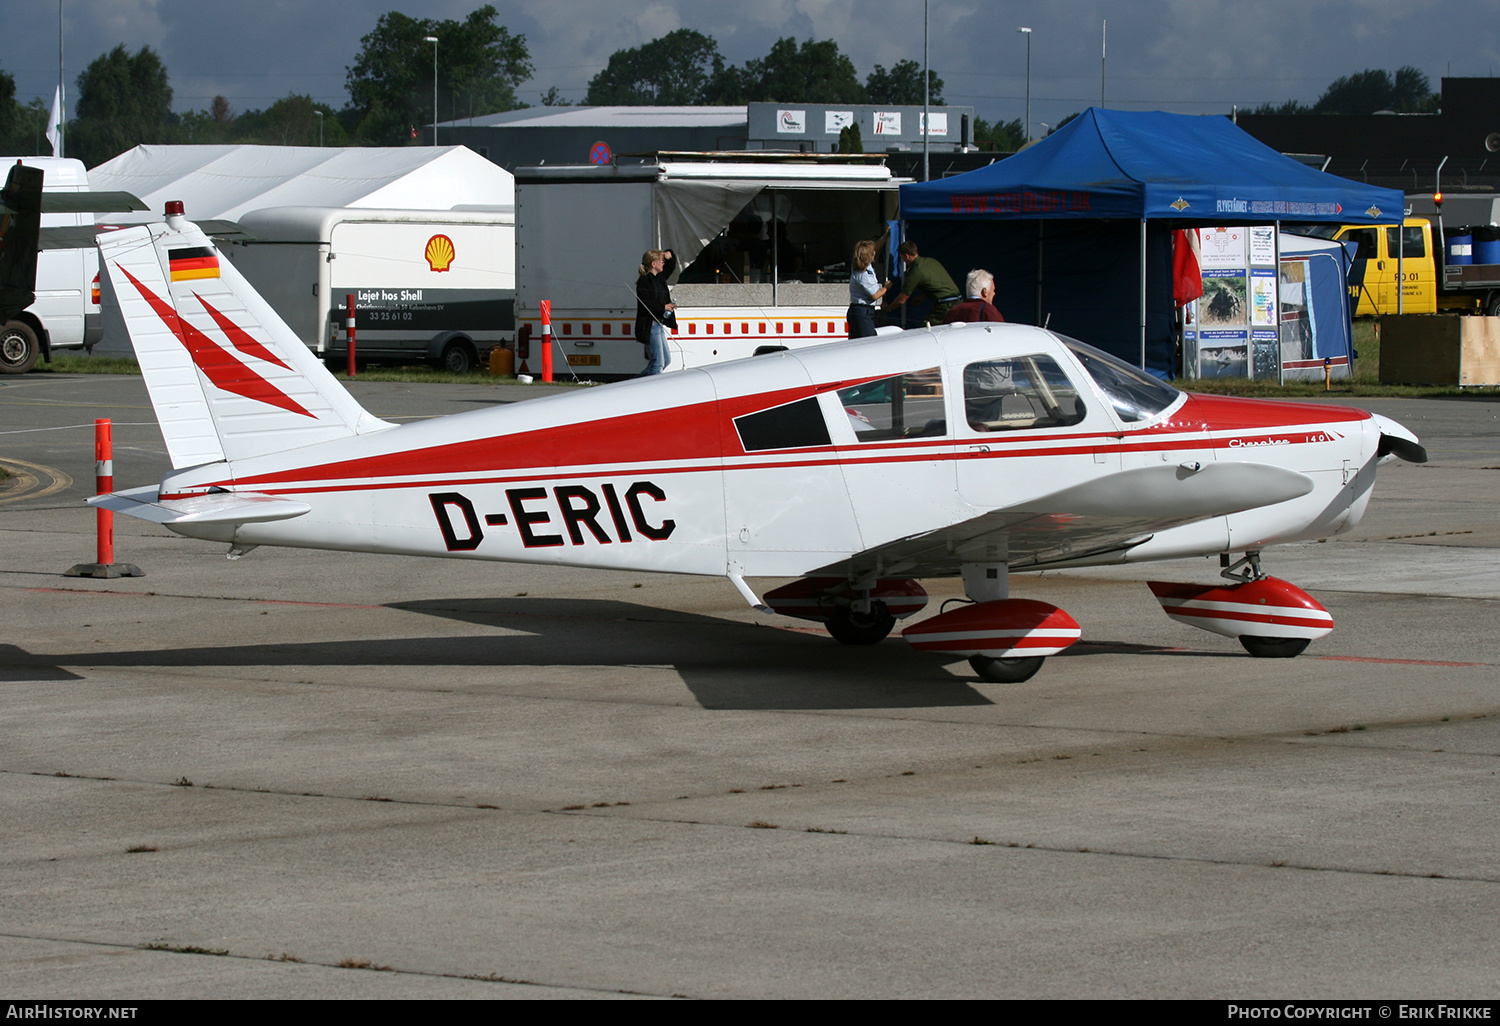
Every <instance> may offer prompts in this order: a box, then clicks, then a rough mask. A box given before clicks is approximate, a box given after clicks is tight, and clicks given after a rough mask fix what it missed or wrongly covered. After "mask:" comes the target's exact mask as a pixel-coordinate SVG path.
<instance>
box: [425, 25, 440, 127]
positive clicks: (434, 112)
mask: <svg viewBox="0 0 1500 1026" xmlns="http://www.w3.org/2000/svg"><path fill="white" fill-rule="evenodd" d="M422 42H424V43H431V44H432V145H434V146H436V145H437V123H438V108H437V44H438V41H437V36H425V37H423V39H422Z"/></svg>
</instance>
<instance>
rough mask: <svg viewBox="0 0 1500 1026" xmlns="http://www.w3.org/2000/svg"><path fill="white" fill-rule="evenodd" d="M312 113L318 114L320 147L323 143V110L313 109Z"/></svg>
mask: <svg viewBox="0 0 1500 1026" xmlns="http://www.w3.org/2000/svg"><path fill="white" fill-rule="evenodd" d="M313 113H314V114H316V115H317V116H318V146H319V148H321V147H322V145H323V112H322V111H320V110H315V111H313Z"/></svg>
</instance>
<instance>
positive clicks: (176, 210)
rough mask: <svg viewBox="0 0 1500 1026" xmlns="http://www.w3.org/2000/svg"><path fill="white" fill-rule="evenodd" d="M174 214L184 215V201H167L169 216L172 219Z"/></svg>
mask: <svg viewBox="0 0 1500 1026" xmlns="http://www.w3.org/2000/svg"><path fill="white" fill-rule="evenodd" d="M173 214H177V215H179V216H180V215H181V214H182V200H167V216H168V217H171V216H172V215H173Z"/></svg>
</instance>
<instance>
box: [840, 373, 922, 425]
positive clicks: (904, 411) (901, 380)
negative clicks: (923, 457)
mask: <svg viewBox="0 0 1500 1026" xmlns="http://www.w3.org/2000/svg"><path fill="white" fill-rule="evenodd" d="M839 405H840V406H842V407H843V408H844V414H845V415H846V416H847V417H848V418H849V423H850V425H851V426H852V427H853V428H854V437H855V440H856V441H859V442H879V441H883V440H885V439H890V438H923V437H933V436H941V435H946V434H947V433H948V419H947V415H946V412H945V411H944V409H943V375H942V372H940V371H939V370H938V369H937V368H936V367H929V368H928V369H927V370H921V371H914V372H913V373H911V374H898V375H896V376H895V377H891V378H882V379H881V380H879V381H870V382H867V383H866V384H863V385H856V386H855V387H853V388H845V389H841V390H840V391H839Z"/></svg>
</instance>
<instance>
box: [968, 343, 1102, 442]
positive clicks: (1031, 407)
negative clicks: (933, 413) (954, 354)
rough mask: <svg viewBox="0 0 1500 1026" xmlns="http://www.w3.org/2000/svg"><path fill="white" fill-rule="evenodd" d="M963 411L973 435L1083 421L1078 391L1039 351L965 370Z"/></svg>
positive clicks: (977, 364) (1081, 404)
mask: <svg viewBox="0 0 1500 1026" xmlns="http://www.w3.org/2000/svg"><path fill="white" fill-rule="evenodd" d="M964 413H965V416H966V417H967V418H968V421H969V427H971V428H973V429H974V430H975V431H1020V430H1024V429H1027V428H1049V427H1067V426H1068V425H1070V424H1077V423H1078V422H1079V421H1081V420H1083V415H1084V406H1083V401H1082V400H1081V399H1080V398H1079V397H1078V389H1077V388H1076V387H1075V386H1074V385H1073V382H1071V381H1069V380H1068V376H1067V375H1066V374H1064V373H1063V370H1062V368H1061V367H1059V366H1058V365H1057V361H1056V360H1054V359H1052V357H1050V356H1046V355H1044V354H1042V353H1035V354H1032V355H1030V356H1016V357H1011V358H1010V359H1007V360H986V361H984V362H983V363H971V364H969V365H968V366H967V367H965V368H964Z"/></svg>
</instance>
